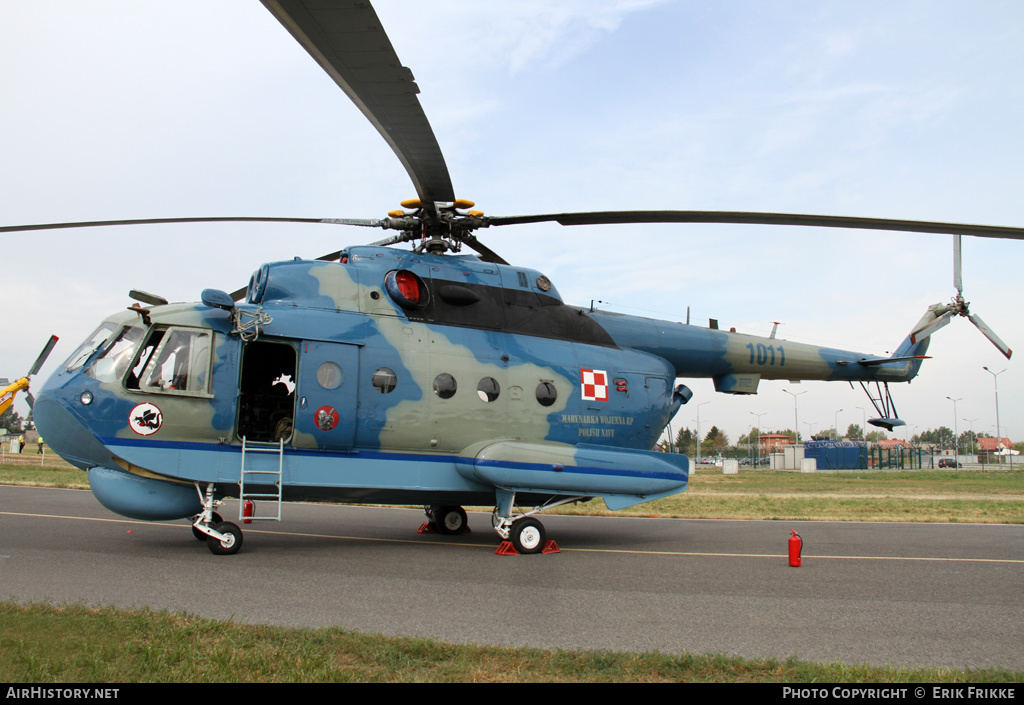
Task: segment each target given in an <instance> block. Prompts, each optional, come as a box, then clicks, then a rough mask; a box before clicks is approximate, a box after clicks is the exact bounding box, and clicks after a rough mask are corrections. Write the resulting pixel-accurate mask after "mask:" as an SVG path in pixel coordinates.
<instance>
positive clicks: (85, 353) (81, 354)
mask: <svg viewBox="0 0 1024 705" xmlns="http://www.w3.org/2000/svg"><path fill="white" fill-rule="evenodd" d="M116 331H117V325H116V324H114V323H111V322H109V321H104V322H103V323H101V324H100V326H99V328H97V329H96V330H94V331H93V333H92V335H90V336H89V337H88V338H86V339H85V342H84V343H82V344H81V345H79V346H78V349H77V350H75V351H74V352H73V353H71V357H69V358H68V361H67V362H65V363H64V369H66V370H68V371H69V372H71V371H74V370H77V369H78V368H79V367H81V366H82V365H84V364H85V363H86V361H87V360H88V359H89V358H90V357H92V356H93V354H94V353H95V352H96V351H97V350H99V349H100V348H102V347H103V346H104V345H105V344H106V343H107V341H108V340H110V338H111V337H112V336H113V335H114V333H115V332H116Z"/></svg>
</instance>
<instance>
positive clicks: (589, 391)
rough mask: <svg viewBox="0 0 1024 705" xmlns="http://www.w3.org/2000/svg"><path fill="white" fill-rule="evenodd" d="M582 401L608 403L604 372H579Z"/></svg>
mask: <svg viewBox="0 0 1024 705" xmlns="http://www.w3.org/2000/svg"><path fill="white" fill-rule="evenodd" d="M580 384H581V385H582V387H583V400H584V401H608V373H607V372H605V371H604V370H584V369H581V370H580Z"/></svg>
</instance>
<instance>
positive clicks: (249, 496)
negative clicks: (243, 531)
mask: <svg viewBox="0 0 1024 705" xmlns="http://www.w3.org/2000/svg"><path fill="white" fill-rule="evenodd" d="M284 441H285V439H283V438H282V439H281V440H280V441H278V442H277V443H258V442H256V441H249V440H247V439H246V437H245V436H242V473H241V476H240V477H239V480H238V488H239V494H238V518H239V519H241V520H242V521H251V520H256V519H273V520H274V521H281V488H282V485H283V482H282V475H283V474H284ZM247 453H277V456H278V457H277V470H250V469H248V468H246V466H245V461H246V457H245V456H246V454H247ZM250 460H251V459H250ZM246 485H250V486H251V485H257V486H259V487H267V486H268V485H272V486H273V487H274V489H275V490H276V491H274V492H251V491H247V490H246ZM246 500H250V501H252V502H253V503H254V504H255V505H256V507H266V506H268V501H269V503H270V504H269V506H271V507H276V510H277V513H276V514H270V513H261V514H256V513H255V512H254V513H253V516H251V517H247V516H244V512H245V502H246ZM257 500H260V501H259V502H258V501H257Z"/></svg>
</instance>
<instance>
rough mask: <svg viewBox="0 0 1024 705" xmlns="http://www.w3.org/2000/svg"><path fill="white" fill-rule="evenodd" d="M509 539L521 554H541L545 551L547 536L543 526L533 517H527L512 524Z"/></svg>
mask: <svg viewBox="0 0 1024 705" xmlns="http://www.w3.org/2000/svg"><path fill="white" fill-rule="evenodd" d="M508 538H509V541H511V542H512V545H513V546H514V547H515V549H516V550H517V551H519V552H520V553H524V554H526V553H540V552H541V551H542V550H543V549H544V544H545V542H546V539H547V534H546V532H545V531H544V525H543V524H541V523H540V522H539V521H538V520H536V519H534V518H533V517H527V518H525V519H519V520H517V521H515V522H513V523H512V529H511V531H510V532H509V536H508Z"/></svg>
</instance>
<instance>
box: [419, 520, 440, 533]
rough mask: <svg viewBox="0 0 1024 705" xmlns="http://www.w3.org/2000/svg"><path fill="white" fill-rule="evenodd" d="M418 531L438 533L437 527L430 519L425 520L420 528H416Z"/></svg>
mask: <svg viewBox="0 0 1024 705" xmlns="http://www.w3.org/2000/svg"><path fill="white" fill-rule="evenodd" d="M416 533H417V534H436V533H437V529H435V528H434V525H433V524H431V523H430V522H429V521H425V522H423V525H422V526H420V528H418V529H416Z"/></svg>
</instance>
